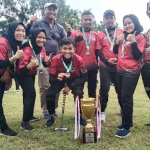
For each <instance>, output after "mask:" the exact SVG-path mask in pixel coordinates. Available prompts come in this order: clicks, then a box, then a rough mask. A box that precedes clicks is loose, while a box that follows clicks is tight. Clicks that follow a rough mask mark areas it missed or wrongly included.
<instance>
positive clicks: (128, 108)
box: [113, 14, 146, 138]
mask: <svg viewBox="0 0 150 150" xmlns="http://www.w3.org/2000/svg"><path fill="white" fill-rule="evenodd" d="M123 26H124V34H122V35H120V36H119V37H118V38H117V41H116V45H115V46H114V49H113V51H114V53H115V54H118V62H117V84H118V94H119V96H120V97H121V102H120V105H121V109H122V124H121V126H118V129H119V132H117V133H116V135H115V136H116V137H119V138H124V137H126V136H128V135H130V130H129V129H130V127H133V122H132V114H133V94H134V91H135V88H136V85H137V82H138V79H139V75H140V71H141V66H140V63H141V58H142V54H143V51H144V48H145V46H146V39H145V37H144V35H143V34H141V32H142V31H143V27H142V26H141V24H140V22H139V20H138V18H137V17H136V16H135V15H133V14H130V15H126V16H124V18H123Z"/></svg>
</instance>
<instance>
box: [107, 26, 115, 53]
mask: <svg viewBox="0 0 150 150" xmlns="http://www.w3.org/2000/svg"><path fill="white" fill-rule="evenodd" d="M105 32H106V35H107V38H108V40H109V42H110V45H111V46H110V50H111V51H113V46H114V42H115V39H116V29H115V32H114V38H113V39H112V40H111V38H110V36H109V33H108V31H107V29H105Z"/></svg>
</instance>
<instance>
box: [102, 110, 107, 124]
mask: <svg viewBox="0 0 150 150" xmlns="http://www.w3.org/2000/svg"><path fill="white" fill-rule="evenodd" d="M105 120H106V113H105V112H101V122H105Z"/></svg>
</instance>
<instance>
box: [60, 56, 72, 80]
mask: <svg viewBox="0 0 150 150" xmlns="http://www.w3.org/2000/svg"><path fill="white" fill-rule="evenodd" d="M62 63H63V65H64V67H65V68H66V78H69V77H70V71H71V68H72V60H71V62H70V65H69V67H68V66H67V65H66V64H65V62H64V60H63V59H62Z"/></svg>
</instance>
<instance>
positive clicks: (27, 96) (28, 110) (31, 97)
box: [16, 27, 50, 131]
mask: <svg viewBox="0 0 150 150" xmlns="http://www.w3.org/2000/svg"><path fill="white" fill-rule="evenodd" d="M29 39H30V40H29V41H27V42H26V43H25V44H24V45H23V46H22V49H23V52H24V56H23V57H22V58H21V59H19V61H18V62H17V66H16V78H17V80H18V82H19V85H20V86H21V88H22V90H23V120H22V123H21V128H22V129H24V130H25V131H33V130H34V128H33V127H32V126H31V125H30V123H29V121H30V120H31V119H32V117H33V111H34V104H35V98H36V91H35V87H34V82H35V75H36V73H37V69H38V67H40V68H42V64H43V65H44V66H46V65H48V64H49V62H50V57H48V56H46V52H45V49H44V47H43V44H44V43H45V41H46V33H45V30H44V29H43V28H40V27H38V28H35V29H34V30H33V31H32V32H31V35H30V38H29ZM40 72H41V73H42V70H40Z"/></svg>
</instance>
